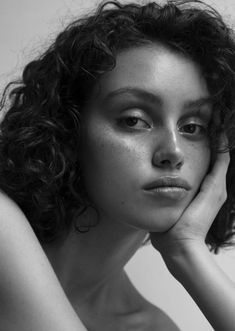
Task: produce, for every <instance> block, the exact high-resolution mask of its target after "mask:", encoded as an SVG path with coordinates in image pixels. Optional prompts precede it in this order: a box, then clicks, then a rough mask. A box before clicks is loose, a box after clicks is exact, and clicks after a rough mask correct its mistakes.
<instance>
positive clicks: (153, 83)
mask: <svg viewBox="0 0 235 331" xmlns="http://www.w3.org/2000/svg"><path fill="white" fill-rule="evenodd" d="M125 88H137V89H141V90H146V91H148V92H151V93H152V94H156V95H160V97H162V98H163V99H165V98H169V97H172V98H174V97H177V98H179V96H182V97H183V96H185V98H186V97H187V98H188V99H189V100H191V99H198V98H203V97H207V96H208V95H209V92H208V89H207V85H206V82H205V79H204V78H203V75H202V72H201V70H200V68H199V66H198V65H197V64H196V63H195V62H193V61H192V60H191V59H189V58H188V57H186V56H184V55H182V54H179V53H177V52H174V51H172V50H170V49H168V48H167V47H165V46H162V45H159V44H156V45H145V46H139V47H135V48H130V49H127V50H124V51H122V52H120V53H119V54H118V55H117V58H116V66H115V68H114V69H113V70H112V71H110V72H107V73H105V74H104V75H103V76H102V77H101V78H100V80H99V96H100V98H102V99H103V98H105V97H106V96H107V95H109V94H110V93H113V92H115V91H117V90H121V89H125Z"/></svg>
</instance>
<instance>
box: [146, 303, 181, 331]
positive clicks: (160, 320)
mask: <svg viewBox="0 0 235 331" xmlns="http://www.w3.org/2000/svg"><path fill="white" fill-rule="evenodd" d="M147 314H148V320H149V323H148V325H149V328H148V330H146V331H150V330H151V331H180V329H179V327H178V326H177V325H176V324H175V323H174V321H173V320H172V319H171V318H170V317H169V316H168V315H167V314H166V313H165V312H164V311H162V310H161V309H160V308H158V307H156V306H154V305H152V304H150V303H149V304H148V309H147Z"/></svg>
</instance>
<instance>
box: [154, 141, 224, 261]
mask: <svg viewBox="0 0 235 331" xmlns="http://www.w3.org/2000/svg"><path fill="white" fill-rule="evenodd" d="M226 142H227V138H226V137H225V135H223V136H221V140H220V147H223V146H225V144H226ZM229 161H230V157H229V152H226V153H217V157H216V160H215V163H214V166H213V168H212V170H211V172H210V173H208V174H207V175H206V177H205V179H204V181H203V182H202V184H201V187H200V191H199V192H198V194H197V195H196V197H195V198H194V199H193V200H192V201H191V203H190V204H189V205H188V207H187V208H186V209H185V210H184V212H183V214H182V215H181V217H180V219H179V220H178V221H177V223H176V224H175V225H174V226H173V227H172V228H171V229H169V230H168V231H167V232H164V233H156V232H154V233H151V234H150V239H151V242H152V245H153V246H154V247H155V248H156V249H158V250H159V252H160V253H161V254H162V257H163V258H164V259H167V258H168V257H169V256H170V255H172V254H173V255H174V254H178V253H179V252H181V251H182V248H183V250H185V249H187V248H189V247H192V246H195V245H196V246H197V245H205V237H206V235H207V232H208V230H209V229H210V227H211V224H212V223H213V221H214V219H215V217H216V215H217V213H218V212H219V210H220V208H221V207H222V205H223V204H224V202H225V201H226V199H227V192H226V173H227V169H228V165H229Z"/></svg>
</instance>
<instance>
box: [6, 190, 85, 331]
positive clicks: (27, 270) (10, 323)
mask: <svg viewBox="0 0 235 331" xmlns="http://www.w3.org/2000/svg"><path fill="white" fill-rule="evenodd" d="M0 195H1V197H0V210H1V212H0V325H1V330H2V328H3V327H4V331H14V330H17V331H19V330H20V331H31V330H34V331H85V330H86V329H85V327H84V326H83V325H82V323H81V322H80V320H79V318H78V316H77V315H76V313H75V312H74V310H73V308H72V306H71V305H70V303H69V301H68V299H67V297H66V296H65V294H64V292H63V289H62V287H61V286H60V284H59V282H58V280H57V277H56V275H55V273H54V271H53V269H52V267H51V265H50V263H49V261H48V259H47V257H46V255H45V254H44V252H43V250H42V248H41V245H40V244H39V242H38V240H37V238H36V236H35V235H34V232H33V230H32V229H31V227H30V225H29V223H28V221H27V219H26V218H25V216H24V215H23V213H22V212H21V211H20V209H17V206H15V205H14V203H13V202H11V201H10V200H8V199H7V198H6V197H5V196H3V195H2V193H0Z"/></svg>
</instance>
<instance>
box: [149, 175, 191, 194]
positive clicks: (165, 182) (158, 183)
mask: <svg viewBox="0 0 235 331" xmlns="http://www.w3.org/2000/svg"><path fill="white" fill-rule="evenodd" d="M164 187H165V188H167V187H171V188H174V187H178V188H181V189H184V190H186V191H189V190H190V189H191V187H190V185H189V184H188V182H187V181H186V180H184V179H182V178H180V177H173V176H164V177H160V178H158V179H156V180H154V181H153V182H151V183H149V184H147V185H146V186H145V187H144V190H147V191H150V190H154V189H158V188H164Z"/></svg>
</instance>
